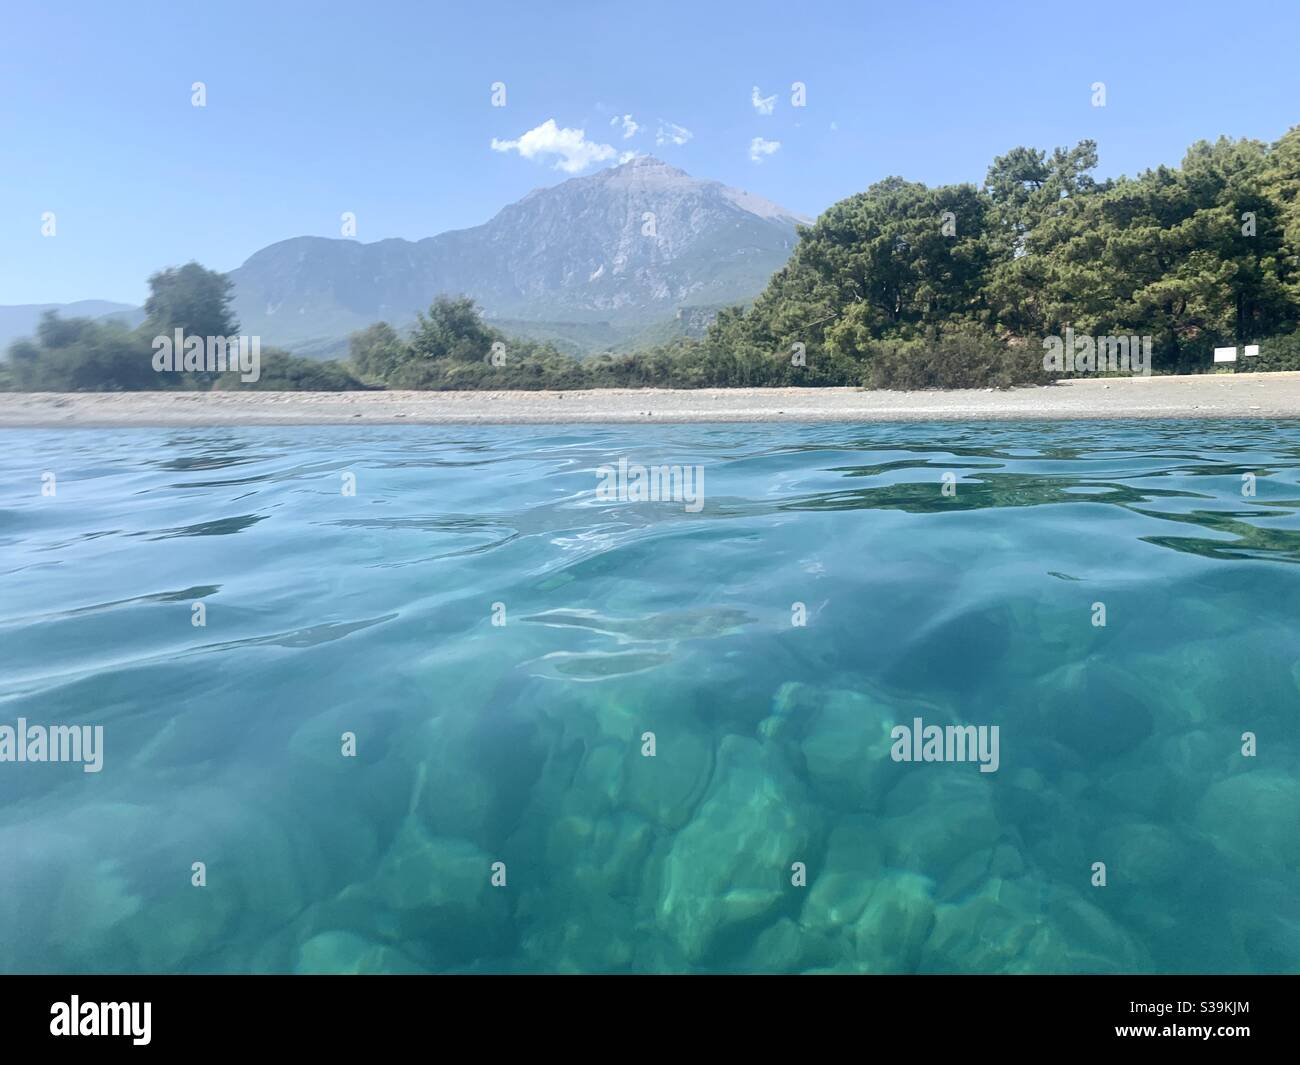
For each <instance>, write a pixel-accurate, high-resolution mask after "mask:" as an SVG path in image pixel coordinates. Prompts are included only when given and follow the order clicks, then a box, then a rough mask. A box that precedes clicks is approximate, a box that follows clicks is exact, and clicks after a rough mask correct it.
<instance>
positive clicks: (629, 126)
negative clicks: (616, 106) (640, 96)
mask: <svg viewBox="0 0 1300 1065" xmlns="http://www.w3.org/2000/svg"><path fill="white" fill-rule="evenodd" d="M620 122H621V123H623V139H624V140H627V139H628V138H629V137H632V136H635V135H636V133H637V131H638V130H639V129H640V128H641V127H640V125H639V124H638V123H637V122H636V121H635V120H634V119H633V118H632V116H631V115H623V116H622V118H620V117H619V116H618V115H615V116H614V117H613V118H611V119H610V120H609V124H610V125H611V126H617V125H618V124H619V123H620Z"/></svg>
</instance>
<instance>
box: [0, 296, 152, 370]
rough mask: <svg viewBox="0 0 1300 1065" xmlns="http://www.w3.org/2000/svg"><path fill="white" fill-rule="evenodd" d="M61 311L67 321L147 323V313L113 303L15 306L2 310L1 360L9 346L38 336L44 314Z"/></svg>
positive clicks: (104, 301)
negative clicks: (26, 338) (111, 319)
mask: <svg viewBox="0 0 1300 1065" xmlns="http://www.w3.org/2000/svg"><path fill="white" fill-rule="evenodd" d="M46 311H58V312H59V314H60V315H61V316H62V317H64V318H120V319H121V320H122V321H123V322H125V323H126V324H127V325H129V326H131V327H132V328H134V327H135V326H137V325H139V324H140V323H141V322H142V321H143V320H144V311H142V310H141V309H140V308H139V307H132V306H131V305H130V304H129V303H113V302H112V301H111V300H78V301H77V302H76V303H15V304H11V305H9V306H7V307H0V358H3V356H4V353H5V352H6V351H8V350H9V345H10V344H12V343H13V342H14V341H15V340H18V339H19V338H21V337H29V336H32V335H33V334H35V332H36V326H37V324H38V323H39V322H40V320H41V315H42V314H44V313H45V312H46Z"/></svg>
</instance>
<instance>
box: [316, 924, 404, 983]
mask: <svg viewBox="0 0 1300 1065" xmlns="http://www.w3.org/2000/svg"><path fill="white" fill-rule="evenodd" d="M294 972H296V973H300V974H324V975H335V974H344V975H370V974H387V973H399V974H418V973H422V972H424V970H423V969H421V968H420V966H418V965H416V964H415V962H413V961H411V959H410V958H408V957H406V955H404V954H402V953H401V952H400V951H397V950H394V949H393V948H392V947H389V946H386V945H384V944H383V943H374V942H372V941H370V940H368V939H365V938H363V937H361V936H359V935H355V934H354V933H352V932H322V933H321V934H320V935H317V936H312V938H311V939H309V940H307V942H306V943H304V944H303V945H302V947H301V948H299V951H298V959H297V963H296V964H295V965H294Z"/></svg>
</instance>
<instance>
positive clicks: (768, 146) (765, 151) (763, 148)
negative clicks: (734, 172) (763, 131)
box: [749, 137, 781, 163]
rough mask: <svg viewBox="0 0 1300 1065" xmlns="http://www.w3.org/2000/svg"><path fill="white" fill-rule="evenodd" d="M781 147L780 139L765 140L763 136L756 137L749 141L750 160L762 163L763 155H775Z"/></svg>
mask: <svg viewBox="0 0 1300 1065" xmlns="http://www.w3.org/2000/svg"><path fill="white" fill-rule="evenodd" d="M780 149H781V142H780V141H768V140H764V139H763V138H762V137H755V138H754V139H753V140H752V141H750V142H749V159H750V162H753V163H761V162H762V161H763V156H765V155H773V154H775V153H776V152H778V151H780Z"/></svg>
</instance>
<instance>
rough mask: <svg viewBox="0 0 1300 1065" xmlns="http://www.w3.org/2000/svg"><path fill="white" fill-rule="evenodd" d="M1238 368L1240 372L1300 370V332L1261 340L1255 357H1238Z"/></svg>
mask: <svg viewBox="0 0 1300 1065" xmlns="http://www.w3.org/2000/svg"><path fill="white" fill-rule="evenodd" d="M1236 370H1237V372H1238V373H1242V372H1245V373H1270V372H1274V371H1277V370H1300V333H1292V334H1291V335H1290V336H1281V337H1270V338H1269V339H1268V340H1263V341H1260V345H1259V355H1258V356H1256V357H1255V358H1253V359H1245V358H1238V359H1237V362H1236Z"/></svg>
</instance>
